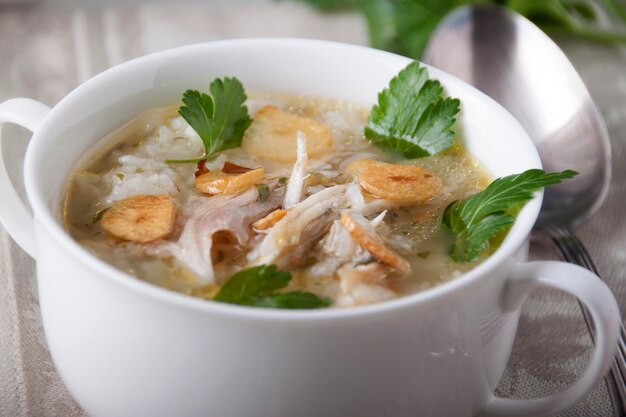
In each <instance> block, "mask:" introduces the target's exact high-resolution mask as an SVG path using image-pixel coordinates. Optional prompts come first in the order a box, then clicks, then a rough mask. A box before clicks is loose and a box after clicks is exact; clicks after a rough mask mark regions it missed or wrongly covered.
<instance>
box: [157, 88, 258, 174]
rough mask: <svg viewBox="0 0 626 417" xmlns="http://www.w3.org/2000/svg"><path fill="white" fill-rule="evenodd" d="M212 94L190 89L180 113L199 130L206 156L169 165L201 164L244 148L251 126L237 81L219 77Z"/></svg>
mask: <svg viewBox="0 0 626 417" xmlns="http://www.w3.org/2000/svg"><path fill="white" fill-rule="evenodd" d="M209 91H210V95H209V94H205V93H201V92H199V91H197V90H187V91H185V93H184V94H183V105H182V106H181V107H180V108H179V109H178V113H179V114H180V115H181V116H182V117H183V118H184V119H185V120H186V121H187V123H189V125H190V126H191V127H192V128H193V130H195V131H196V132H197V133H198V135H199V136H200V138H201V139H202V143H204V155H202V156H200V157H198V158H194V159H184V160H167V161H166V162H168V163H188V162H198V161H200V160H202V159H206V158H211V157H212V156H213V155H215V154H216V153H217V152H221V151H224V150H226V149H231V148H237V147H239V146H241V140H242V139H243V134H244V132H245V131H246V129H247V128H248V126H250V123H251V120H250V116H249V115H248V108H247V107H246V106H245V105H244V103H245V101H246V99H247V97H246V92H245V90H244V88H243V85H242V84H241V82H240V81H239V80H238V79H237V78H234V77H232V78H229V77H225V78H223V79H220V78H216V79H215V80H213V81H212V82H211V85H210V86H209Z"/></svg>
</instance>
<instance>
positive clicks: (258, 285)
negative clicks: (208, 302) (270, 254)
mask: <svg viewBox="0 0 626 417" xmlns="http://www.w3.org/2000/svg"><path fill="white" fill-rule="evenodd" d="M290 280H291V274H290V273H289V272H284V271H278V270H277V268H276V265H259V266H255V267H252V268H249V269H245V270H243V271H240V272H237V273H236V274H235V275H233V276H232V277H231V278H230V279H229V280H228V281H226V283H225V284H224V285H223V286H222V288H221V289H220V290H219V292H218V293H217V295H216V296H215V297H213V300H215V301H220V302H223V303H231V304H239V305H245V306H252V307H265V308H288V309H296V308H297V309H311V308H322V307H328V306H329V305H330V303H331V301H330V300H329V299H328V298H323V297H319V296H317V295H315V294H312V293H309V292H304V291H292V292H287V293H281V292H277V290H279V289H281V288H284V287H286V286H287V284H289V281H290Z"/></svg>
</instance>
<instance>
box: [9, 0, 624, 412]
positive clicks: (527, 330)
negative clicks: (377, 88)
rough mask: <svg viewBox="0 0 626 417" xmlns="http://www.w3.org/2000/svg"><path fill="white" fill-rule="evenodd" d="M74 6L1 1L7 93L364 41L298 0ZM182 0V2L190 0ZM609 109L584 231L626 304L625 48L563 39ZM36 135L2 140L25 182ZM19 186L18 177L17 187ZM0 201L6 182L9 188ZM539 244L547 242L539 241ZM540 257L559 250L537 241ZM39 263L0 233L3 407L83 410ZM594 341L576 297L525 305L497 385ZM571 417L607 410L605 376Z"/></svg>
mask: <svg viewBox="0 0 626 417" xmlns="http://www.w3.org/2000/svg"><path fill="white" fill-rule="evenodd" d="M89 3H90V4H89V5H88V6H85V5H82V6H81V7H77V6H75V5H73V4H72V1H71V0H64V1H60V2H56V3H55V2H54V1H52V0H48V1H47V2H43V3H37V2H35V3H30V4H25V3H24V2H17V3H14V4H11V2H9V4H8V5H7V4H6V3H0V100H4V99H7V98H10V97H15V96H26V97H32V98H35V99H38V100H41V101H43V102H44V103H46V104H48V105H54V104H55V103H56V102H57V101H58V100H59V99H60V98H62V97H63V96H64V95H65V94H67V93H68V92H69V91H70V90H71V89H72V88H74V87H75V86H76V85H78V84H79V83H80V82H81V81H84V80H86V79H87V78H89V77H91V76H92V75H94V74H96V73H98V72H100V71H102V70H104V69H106V68H108V67H111V66H113V65H115V64H118V63H120V62H123V61H125V60H128V59H131V58H134V57H137V56H140V55H143V54H145V53H148V52H153V51H157V50H161V49H165V48H170V47H174V46H177V45H183V44H187V43H192V42H200V41H208V40H215V39H224V38H235V37H251V36H295V37H310V38H321V39H331V40H337V41H342V42H349V43H356V44H367V36H366V31H365V26H364V22H363V21H362V20H361V18H360V17H359V16H358V15H356V14H351V13H339V14H333V15H322V14H319V13H317V12H314V11H312V10H310V9H309V8H308V7H307V6H305V5H302V4H299V3H290V2H278V3H275V2H252V1H250V2H244V1H235V2H224V1H221V2H208V1H205V2H197V3H191V2H188V3H185V2H180V3H179V4H178V5H174V4H173V3H144V2H140V1H132V2H131V3H130V4H132V5H129V3H126V4H125V3H124V2H121V1H116V2H114V3H109V4H108V5H106V6H104V7H103V6H98V4H97V3H98V0H91V1H90V2H89ZM183 3H184V6H181V5H180V4H183ZM562 46H563V47H564V49H565V50H566V53H567V54H568V55H569V56H570V58H571V59H572V61H573V62H574V64H575V66H576V67H577V69H578V70H579V71H580V73H581V75H582V77H583V79H584V80H585V82H586V83H587V85H588V88H589V90H590V91H591V93H592V95H593V96H594V98H595V100H596V102H597V104H598V105H599V107H600V109H601V111H602V113H603V114H604V117H605V118H606V121H607V124H608V127H609V131H610V133H611V136H612V141H613V151H614V161H615V164H614V169H613V183H612V187H611V193H610V195H609V198H608V201H607V202H606V204H605V205H604V206H603V208H602V209H601V210H600V211H599V212H598V213H597V214H596V215H595V216H594V218H593V219H592V220H591V221H590V222H588V223H587V224H586V225H585V226H584V227H582V228H581V229H580V230H579V231H580V235H581V237H582V239H583V240H584V241H585V242H586V243H587V244H588V246H589V249H590V251H591V253H592V254H593V256H594V258H595V260H596V261H597V263H598V266H599V268H600V270H601V271H602V273H603V274H604V275H605V276H606V277H607V280H608V281H609V284H610V285H611V287H612V289H613V290H614V292H615V294H616V296H617V298H618V300H619V302H620V305H621V307H622V311H626V310H625V307H626V280H624V278H623V272H624V269H625V267H626V254H625V247H626V245H625V244H626V221H625V220H624V208H623V207H624V203H626V184H625V183H624V182H623V179H624V178H625V176H626V164H624V163H623V160H624V157H625V156H626V155H625V153H626V138H625V137H624V132H626V71H625V69H626V56H625V55H624V54H623V52H622V51H621V50H619V49H618V48H616V47H611V46H605V45H596V44H581V43H576V42H564V43H563V42H562ZM28 137H29V135H28V133H27V132H24V131H22V130H21V129H18V128H16V127H12V126H6V127H5V129H4V132H3V140H2V147H3V152H4V153H5V155H8V157H7V163H8V165H9V168H10V170H11V172H12V173H13V175H14V178H15V181H16V183H18V184H19V183H20V181H19V177H20V176H19V172H20V169H21V163H22V161H23V152H24V149H25V146H26V143H27V139H28ZM20 187H21V185H20ZM0 204H2V190H0ZM538 248H540V249H538ZM533 253H534V254H535V257H537V256H538V255H537V254H539V253H541V254H542V257H548V258H549V257H550V256H556V255H555V254H554V253H553V251H552V248H551V247H550V246H549V245H547V246H546V244H545V242H541V241H538V242H535V243H534V245H533ZM36 287H37V284H36V280H35V273H34V262H33V260H32V259H30V258H29V257H28V256H27V255H26V254H25V253H24V252H23V251H22V250H21V249H20V248H19V247H17V246H16V245H15V243H14V242H13V241H12V240H11V238H10V237H8V236H7V234H6V232H4V230H1V231H0V416H3V417H5V416H6V417H23V416H37V417H39V416H50V417H53V416H54V417H67V416H82V415H83V412H82V411H81V410H80V408H79V407H78V406H77V405H76V404H75V402H74V401H73V400H72V398H71V396H70V395H69V394H68V393H67V391H66V390H65V388H64V386H63V383H62V382H61V380H60V379H59V377H58V375H57V373H56V371H55V369H54V367H53V365H52V363H51V361H50V357H49V353H48V351H47V347H46V341H45V338H44V336H43V331H42V327H41V318H40V313H39V307H38V301H37V288H36ZM589 353H590V341H589V337H588V334H587V331H586V329H585V327H584V324H583V321H582V319H581V316H580V313H579V311H578V306H577V304H576V303H575V302H574V301H573V300H572V299H571V298H570V297H568V296H566V295H564V294H562V293H559V292H556V291H541V292H537V293H535V295H534V296H533V297H532V298H531V300H530V301H529V302H527V303H526V304H525V306H524V308H523V315H522V318H521V321H520V326H519V330H518V336H517V341H516V346H515V348H514V352H513V356H512V357H511V361H510V363H509V367H508V369H507V371H506V374H505V376H504V378H503V380H502V381H501V383H500V386H499V387H498V393H499V394H500V395H504V396H514V397H518V398H529V397H536V396H539V395H544V394H546V393H549V392H555V391H557V390H559V389H560V388H562V387H563V386H565V385H567V384H569V383H571V382H572V381H574V380H575V379H576V378H577V375H579V373H580V372H581V370H582V369H583V368H584V366H585V364H586V363H587V359H588V356H589ZM561 415H562V416H571V417H574V416H577V417H593V416H610V415H611V412H610V408H609V403H608V396H607V393H606V390H605V388H604V386H603V385H599V386H598V387H597V388H596V389H595V390H594V391H593V392H592V393H591V394H590V395H588V396H587V397H586V398H585V399H583V400H582V401H580V402H579V403H578V404H576V405H575V406H573V407H571V408H570V409H569V410H566V411H564V412H563V413H562V414H561Z"/></svg>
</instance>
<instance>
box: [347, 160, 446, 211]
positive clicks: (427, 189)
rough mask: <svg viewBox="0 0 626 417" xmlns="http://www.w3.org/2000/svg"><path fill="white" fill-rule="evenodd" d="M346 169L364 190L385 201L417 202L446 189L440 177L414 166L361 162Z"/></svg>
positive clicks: (370, 161) (371, 161) (428, 198)
mask: <svg viewBox="0 0 626 417" xmlns="http://www.w3.org/2000/svg"><path fill="white" fill-rule="evenodd" d="M347 170H348V172H349V173H351V174H352V175H354V176H355V177H356V178H357V182H358V183H359V185H360V186H361V187H362V188H363V189H364V190H365V191H367V192H368V193H370V194H372V195H373V196H374V197H378V198H382V199H385V200H392V201H402V202H414V203H418V202H422V201H426V200H430V199H431V198H433V197H434V196H436V195H438V194H440V193H441V192H442V190H443V184H442V182H441V179H439V177H437V176H435V175H434V174H433V173H431V172H429V171H427V170H425V169H423V168H420V167H418V166H415V165H400V164H389V163H386V162H381V161H374V160H373V159H360V160H358V161H355V162H353V163H351V164H350V165H348V168H347Z"/></svg>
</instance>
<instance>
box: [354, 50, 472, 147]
mask: <svg viewBox="0 0 626 417" xmlns="http://www.w3.org/2000/svg"><path fill="white" fill-rule="evenodd" d="M459 106H460V101H459V100H458V99H452V98H449V97H444V93H443V87H442V86H441V84H440V83H439V81H437V80H431V79H429V78H428V71H426V68H424V67H421V66H420V65H419V64H418V63H417V62H412V63H411V64H409V65H408V66H407V67H406V68H404V69H403V70H402V71H400V72H399V73H398V75H396V76H395V77H394V78H392V79H391V81H390V82H389V87H388V88H385V89H384V90H383V91H382V92H380V93H379V94H378V103H377V104H376V105H374V107H373V108H372V111H371V113H370V116H369V120H368V123H367V126H366V127H365V136H366V137H367V139H368V140H369V141H370V142H372V143H373V144H375V145H376V146H378V147H380V148H382V149H384V150H387V151H392V152H395V153H399V154H401V155H403V156H404V157H405V158H419V157H423V156H428V155H433V154H436V153H438V152H440V151H442V150H444V149H447V148H449V147H450V146H451V145H452V143H453V141H454V132H453V131H452V130H451V129H450V128H451V126H452V125H453V124H454V122H455V120H456V119H455V116H456V114H457V113H458V112H459Z"/></svg>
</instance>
